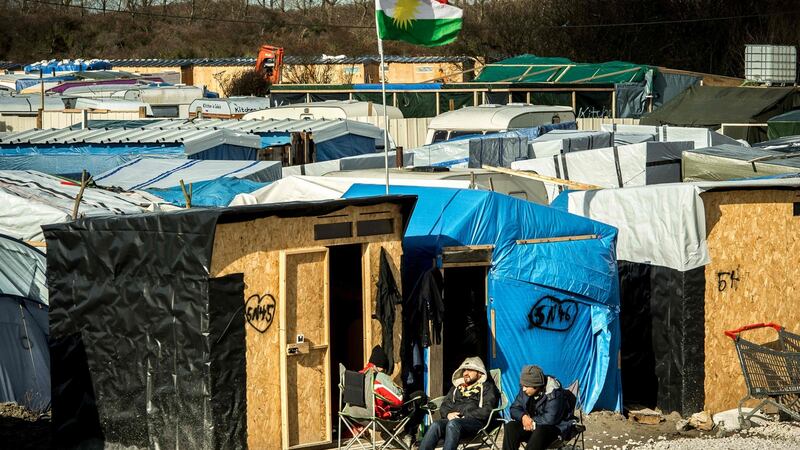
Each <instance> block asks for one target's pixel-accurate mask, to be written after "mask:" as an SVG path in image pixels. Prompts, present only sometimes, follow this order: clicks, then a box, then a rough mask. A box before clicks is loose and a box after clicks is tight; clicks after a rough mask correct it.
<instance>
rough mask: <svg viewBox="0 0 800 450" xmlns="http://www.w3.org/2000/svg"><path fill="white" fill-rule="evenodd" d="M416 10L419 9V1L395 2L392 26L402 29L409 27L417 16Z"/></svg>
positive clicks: (404, 0) (401, 0)
mask: <svg viewBox="0 0 800 450" xmlns="http://www.w3.org/2000/svg"><path fill="white" fill-rule="evenodd" d="M417 8H419V0H397V3H396V4H395V7H394V14H393V15H394V17H393V19H392V20H393V22H394V25H395V26H396V27H398V28H402V29H408V28H409V27H411V22H412V21H414V17H416V16H417Z"/></svg>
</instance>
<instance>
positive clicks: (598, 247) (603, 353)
mask: <svg viewBox="0 0 800 450" xmlns="http://www.w3.org/2000/svg"><path fill="white" fill-rule="evenodd" d="M384 190H385V187H384V186H378V185H354V186H352V187H351V189H350V190H349V191H348V192H346V193H345V194H344V197H345V198H353V197H365V196H375V195H383V194H384ZM390 193H392V194H410V195H417V196H418V198H419V199H418V201H417V205H416V207H415V209H414V213H413V214H412V216H411V220H410V222H409V225H408V228H407V230H406V233H405V237H404V238H403V251H404V255H403V285H404V291H405V292H406V293H407V294H408V293H409V292H410V291H411V290H412V288H413V286H414V285H415V283H416V282H417V280H418V279H419V278H420V277H421V275H422V274H423V273H424V272H425V271H426V270H428V269H429V268H430V267H431V261H433V259H434V258H436V257H437V256H438V255H440V254H441V250H442V247H445V246H461V245H481V244H491V245H494V252H493V255H492V265H491V268H490V270H489V275H488V296H489V301H490V305H489V308H490V309H492V310H494V312H495V322H496V329H495V340H496V346H497V349H498V350H497V356H496V357H495V358H489V359H488V361H489V366H491V367H492V368H500V369H502V372H503V386H504V387H505V388H504V389H505V390H506V394H507V395H508V396H509V397H511V398H513V396H515V395H516V387H517V386H518V385H519V379H518V376H519V373H520V370H521V369H522V366H524V365H526V364H538V365H540V366H541V367H543V368H544V370H545V371H546V372H547V373H548V374H552V375H554V376H556V377H557V378H558V379H560V380H561V381H562V382H563V383H566V384H569V383H571V382H572V381H574V380H576V379H577V380H580V385H581V400H582V401H583V405H584V407H585V409H586V410H587V411H591V410H593V409H598V408H599V409H610V410H617V411H619V410H621V407H622V398H621V395H622V393H621V392H622V391H621V384H620V383H621V382H620V373H619V370H618V368H617V354H618V351H619V348H620V332H619V281H618V274H617V262H616V257H615V246H616V237H617V230H616V229H615V228H614V227H611V226H608V225H605V224H602V223H600V222H596V221H593V220H589V219H585V218H583V217H578V216H575V215H573V214H569V213H566V212H563V211H559V210H556V209H553V208H550V207H547V206H542V205H538V204H535V203H531V202H526V201H524V200H519V199H516V198H513V197H510V196H507V195H503V194H497V193H494V192H487V191H476V190H459V189H444V188H423V187H413V186H392V187H391V189H390ZM583 235H596V237H595V238H591V239H583V240H575V241H562V242H542V243H535V244H519V243H517V240H520V239H536V238H551V237H564V236H583ZM409 301H410V300H409ZM489 314H490V312H489V311H488V310H487V316H488V315H489ZM487 320H489V317H487ZM445 326H446V325H445ZM486 356H487V357H489V356H490V355H486ZM444 376H445V378H446V379H448V378H449V374H444Z"/></svg>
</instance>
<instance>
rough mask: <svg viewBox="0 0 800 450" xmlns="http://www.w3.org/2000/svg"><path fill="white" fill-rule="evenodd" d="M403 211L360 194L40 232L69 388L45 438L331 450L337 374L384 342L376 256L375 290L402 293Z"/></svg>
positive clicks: (397, 204)
mask: <svg viewBox="0 0 800 450" xmlns="http://www.w3.org/2000/svg"><path fill="white" fill-rule="evenodd" d="M415 202H416V197H413V196H388V197H371V198H361V199H352V200H335V201H327V202H311V203H286V204H274V205H257V206H247V207H236V208H226V209H221V210H189V211H181V212H177V213H165V214H150V215H140V216H129V217H125V216H123V217H115V218H103V219H96V220H83V221H78V222H74V223H70V224H60V225H53V226H51V227H48V230H47V231H46V238H47V241H48V245H49V253H48V275H49V276H50V277H52V282H51V283H50V288H51V289H52V290H53V291H51V305H52V313H51V331H52V335H51V336H52V337H53V341H54V345H53V348H55V350H54V351H53V352H52V353H53V358H54V364H53V367H54V369H53V370H54V373H55V371H56V370H58V371H59V373H58V375H57V376H56V379H54V386H55V385H56V383H62V384H63V385H64V386H67V388H65V389H59V390H58V391H56V390H54V400H53V422H54V429H55V434H56V436H57V437H56V438H57V439H62V442H66V443H69V444H75V443H77V444H80V443H84V442H86V441H87V440H89V439H93V438H94V439H97V438H98V437H100V438H101V439H103V440H105V441H107V442H115V443H119V444H123V445H128V446H130V445H134V446H143V447H151V448H152V447H153V446H160V447H162V448H166V447H170V448H184V447H186V448H242V447H247V448H252V449H273V448H274V449H278V448H283V449H288V448H294V447H302V446H309V445H325V444H330V443H331V442H332V440H333V438H334V435H333V431H332V430H333V427H334V425H335V417H336V411H337V409H338V405H337V402H338V390H337V383H338V369H337V367H338V364H339V363H343V364H345V366H347V367H350V368H361V367H363V365H364V364H365V363H366V361H367V359H368V357H369V354H370V350H371V348H372V346H374V345H376V344H381V343H382V342H383V339H384V336H382V325H381V322H379V321H378V320H377V319H375V318H374V316H373V315H374V314H375V313H376V308H377V301H378V298H379V289H378V282H379V278H380V273H381V265H382V254H385V260H386V263H385V265H384V268H386V267H388V269H389V270H388V271H384V274H388V273H391V277H385V278H387V279H384V280H383V281H389V282H391V280H388V278H393V280H394V282H396V283H397V286H398V288H399V286H400V281H401V280H400V263H401V256H402V245H401V241H402V237H403V233H404V230H405V226H406V224H407V221H408V219H409V217H410V214H411V210H412V209H413V207H414V204H415ZM78 243H79V244H78ZM76 244H77V246H76ZM90 256H91V257H90ZM76 258H77V259H76ZM76 261H83V263H77V264H76ZM86 261H89V262H86ZM109 267H113V270H112V271H111V272H109V271H108V270H107V269H108V268H109ZM203 273H205V275H203ZM203 280H205V281H203ZM220 280H223V281H220ZM224 280H227V281H224ZM221 283H223V284H225V286H227V287H226V288H225V289H220V288H219V286H220V285H221ZM132 286H140V287H138V288H136V287H132ZM150 286H152V287H150ZM203 286H207V287H205V288H204V287H203ZM215 286H216V287H215ZM56 291H58V293H56ZM140 291H141V292H140ZM223 291H224V292H223ZM53 294H55V295H53ZM226 298H227V299H228V300H226ZM104 305H109V306H108V307H106V306H104ZM111 305H113V306H111ZM394 308H395V318H396V320H395V322H394V326H393V333H392V341H393V342H392V343H393V352H392V353H393V355H394V361H395V367H396V370H395V371H394V374H395V375H399V370H398V369H399V360H400V358H399V349H400V345H401V343H400V340H401V336H400V333H401V310H400V305H399V304H398V305H395V306H394ZM76 310H80V311H81V314H74V311H76ZM166 311H171V313H167V317H169V315H170V314H171V316H172V318H170V319H168V320H164V319H165V312H166ZM120 314H122V315H125V316H126V318H127V319H126V321H125V322H124V325H120V321H119V319H118V317H119V315H120ZM170 323H171V324H172V325H168V324H170ZM204 324H205V325H204ZM75 330H80V331H79V332H77V334H76V333H75ZM78 342H79V344H77V343H78ZM108 342H114V343H118V347H115V348H114V349H113V350H110V349H109V348H108V346H107V345H106V344H105V343H108ZM154 343H157V345H158V346H159V347H158V351H157V352H155V351H154V350H153V345H154ZM162 346H163V348H162ZM173 346H174V347H175V348H172V347H173ZM76 347H79V348H80V349H79V351H76V350H75V349H76ZM195 347H196V348H195ZM104 348H105V349H104ZM81 352H83V353H81ZM110 353H113V355H111V354H110ZM121 353H124V354H125V357H122V358H120V357H119V354H121ZM238 361H241V366H242V367H241V369H237V364H238ZM204 367H208V368H209V369H208V370H206V369H203V368H204ZM85 371H88V372H89V373H88V375H90V377H88V378H86V376H85V375H87V374H86V373H85ZM159 372H160V373H161V375H163V376H159ZM169 374H171V375H170V376H167V375H169ZM75 380H80V382H76V381H75ZM87 380H90V381H87ZM200 386H202V387H203V388H202V389H200V388H199V387H200ZM189 391H190V392H191V394H187V392H189ZM87 398H90V399H92V400H93V402H92V401H89V402H88V407H87V400H86V399H87ZM86 410H93V412H90V413H86ZM76 411H80V413H76ZM201 412H202V413H201Z"/></svg>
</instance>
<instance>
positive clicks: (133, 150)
mask: <svg viewBox="0 0 800 450" xmlns="http://www.w3.org/2000/svg"><path fill="white" fill-rule="evenodd" d="M260 148H261V140H260V138H259V137H258V136H256V135H253V134H243V133H236V132H232V131H228V130H213V129H208V130H191V129H190V130H158V129H155V130H153V129H145V128H137V129H99V130H97V129H85V130H69V129H65V130H57V129H49V130H30V131H23V132H21V133H12V134H8V135H5V136H2V137H0V170H36V171H40V172H44V173H49V174H52V175H65V176H73V177H76V176H77V177H78V179H79V178H80V174H81V171H82V170H86V171H88V172H90V173H92V174H95V173H102V172H105V171H108V170H111V169H113V168H115V167H119V166H121V165H123V164H125V163H127V162H129V161H132V160H134V159H136V158H140V157H153V158H179V159H181V158H189V159H216V160H247V161H255V160H256V159H257V154H258V150H259V149H260Z"/></svg>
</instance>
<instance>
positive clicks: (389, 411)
mask: <svg viewBox="0 0 800 450" xmlns="http://www.w3.org/2000/svg"><path fill="white" fill-rule="evenodd" d="M369 370H373V371H375V372H376V373H375V379H374V382H373V390H374V392H375V417H377V418H379V419H383V420H390V419H394V418H397V417H406V416H408V415H410V416H411V418H410V420H409V421H408V423H407V424H406V426H405V430H404V432H405V433H404V436H403V438H402V440H403V442H404V443H405V445H406V446H408V447H411V445H412V444H413V443H414V441H415V440H416V435H417V433H416V431H417V429H418V428H419V426H420V424H421V423H422V419H423V418H424V417H425V413H426V412H425V410H423V409H422V408H421V406H422V405H424V404H425V403H427V396H426V395H425V393H423V392H414V393H412V394H411V395H410V396H409V398H408V400H407V401H405V402H403V389H402V388H400V387H399V386H397V385H396V384H394V382H393V381H392V379H391V377H390V376H389V374H391V372H392V367H391V365H390V364H389V358H388V357H387V356H386V352H384V350H383V347H381V346H380V345H376V346H375V347H374V348H373V349H372V353H371V354H370V357H369V362H368V363H367V365H366V367H364V368H363V369H361V371H360V373H365V372H367V371H369Z"/></svg>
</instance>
